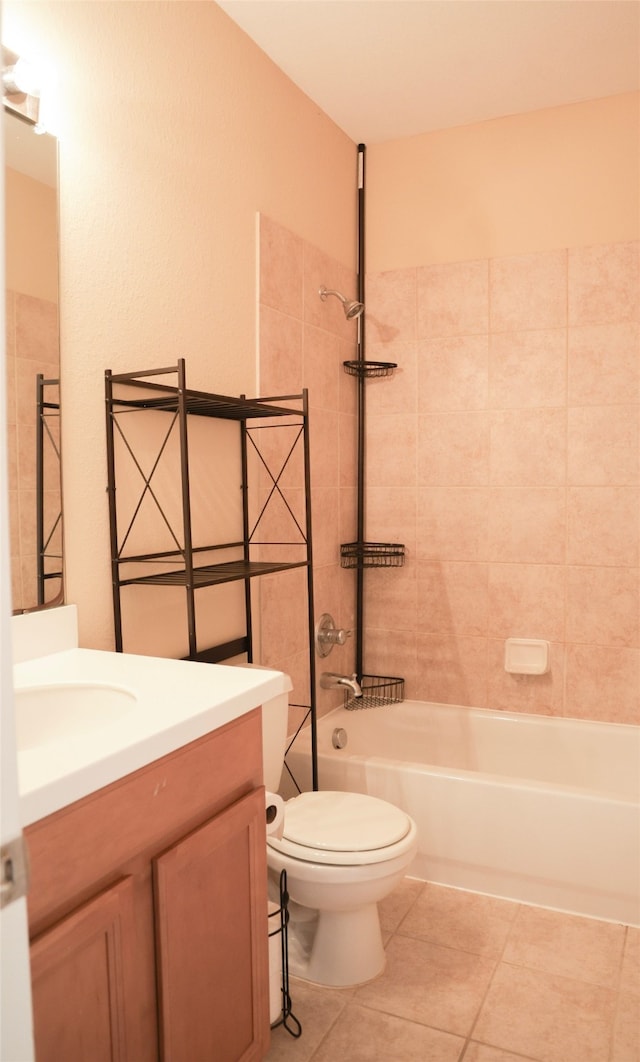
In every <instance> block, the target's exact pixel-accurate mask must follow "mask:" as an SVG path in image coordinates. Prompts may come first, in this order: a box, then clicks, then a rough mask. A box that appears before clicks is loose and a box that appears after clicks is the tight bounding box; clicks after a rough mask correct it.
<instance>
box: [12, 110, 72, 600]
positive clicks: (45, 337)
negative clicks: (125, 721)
mask: <svg viewBox="0 0 640 1062" xmlns="http://www.w3.org/2000/svg"><path fill="white" fill-rule="evenodd" d="M4 145H5V284H6V317H7V339H6V372H7V423H8V433H9V438H8V444H9V515H10V534H11V578H12V607H13V610H14V612H23V611H25V610H30V609H34V608H39V607H40V608H42V607H51V606H53V605H57V604H62V602H63V578H62V570H63V569H62V492H61V479H60V475H61V465H60V387H59V377H60V345H59V329H58V146H57V141H56V139H55V138H54V137H52V136H50V135H49V134H47V133H44V134H37V133H36V132H35V131H34V126H33V123H32V122H30V121H28V120H25V119H23V118H21V117H19V116H18V115H16V114H15V113H11V112H10V111H8V110H7V109H6V108H5V111H4ZM39 398H40V403H39ZM39 404H40V408H39Z"/></svg>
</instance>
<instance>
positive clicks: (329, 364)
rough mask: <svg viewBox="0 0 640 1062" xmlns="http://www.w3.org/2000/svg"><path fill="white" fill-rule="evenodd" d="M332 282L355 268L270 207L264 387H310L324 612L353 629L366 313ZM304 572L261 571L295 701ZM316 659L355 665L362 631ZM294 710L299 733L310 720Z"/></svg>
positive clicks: (266, 630)
mask: <svg viewBox="0 0 640 1062" xmlns="http://www.w3.org/2000/svg"><path fill="white" fill-rule="evenodd" d="M322 285H324V286H325V287H329V288H335V289H337V290H339V291H343V292H345V293H349V294H351V295H354V294H355V292H356V275H355V271H354V270H353V268H351V269H350V268H348V267H346V266H344V265H343V264H342V263H340V262H339V261H338V260H337V259H335V258H333V257H331V255H329V254H327V253H326V252H324V251H321V250H320V249H319V248H318V247H317V246H315V245H314V244H313V243H311V242H310V241H309V240H304V239H302V238H301V237H300V236H297V235H295V234H294V233H291V232H289V231H288V230H287V229H286V228H285V227H284V226H282V225H281V224H279V223H278V222H275V221H273V220H272V219H270V218H268V217H265V216H262V217H261V219H260V393H261V394H263V395H272V396H276V395H284V394H292V393H299V392H300V391H301V390H302V388H303V387H307V388H308V389H309V437H310V448H311V511H312V518H313V560H314V565H313V572H314V604H315V617H316V619H317V618H318V617H319V616H321V615H322V613H323V612H328V613H330V614H331V615H333V617H334V619H335V622H336V625H337V626H339V627H346V628H347V629H351V627H352V626H353V622H354V596H353V594H354V583H353V572H346V571H344V570H343V569H341V567H340V543H341V542H350V541H353V538H354V535H355V519H356V512H355V482H356V480H355V471H356V461H355V456H356V419H355V413H356V406H355V402H356V390H355V386H354V381H353V379H352V378H351V377H349V376H347V375H346V374H345V372H344V370H343V364H342V363H343V362H344V361H347V360H349V359H351V358H354V357H355V356H356V343H357V335H358V333H357V322H355V321H347V320H346V319H345V316H344V313H343V312H342V306H341V305H340V303H339V302H338V300H337V299H328V300H327V301H326V302H323V301H322V300H321V299H320V297H319V295H318V289H319V288H320V287H321V286H322ZM292 504H293V503H292ZM304 578H305V576H304V572H298V571H294V572H292V573H289V574H288V575H286V576H284V577H283V576H282V575H274V576H269V577H267V578H265V579H262V580H261V589H263V598H262V631H263V638H262V654H261V661H262V663H265V664H268V665H270V666H272V667H277V668H279V669H281V670H283V671H286V672H287V673H288V674H290V675H291V676H292V678H293V682H294V693H293V695H292V697H291V701H292V703H296V702H298V703H301V704H308V703H309V701H308V696H309V674H308V639H307V629H308V628H307V616H306V612H305V611H304V610H305V609H306V601H307V599H306V590H305V588H304ZM294 602H295V603H296V606H297V607H295V608H294V607H292V606H293V603H294ZM316 664H317V672H318V676H319V674H320V672H321V671H323V670H327V671H336V672H339V673H341V674H352V672H353V670H354V651H353V641H348V642H347V643H346V645H345V646H336V647H334V649H333V651H332V653H331V656H330V657H328V658H327V659H326V660H321V659H318V660H317V661H316ZM317 695H318V702H317V704H318V710H319V712H320V713H322V712H324V711H326V710H327V709H328V708H331V707H334V706H335V704H336V703H339V702H340V701H341V700H342V698H341V697H340V696H338V695H336V694H335V693H334V692H331V691H326V690H321V689H317ZM291 712H292V719H291V721H290V722H291V725H290V728H289V732H290V733H292V732H294V730H295V729H296V727H297V725H298V724H299V723H300V721H301V719H300V718H296V712H295V711H294V710H293V709H292V710H291Z"/></svg>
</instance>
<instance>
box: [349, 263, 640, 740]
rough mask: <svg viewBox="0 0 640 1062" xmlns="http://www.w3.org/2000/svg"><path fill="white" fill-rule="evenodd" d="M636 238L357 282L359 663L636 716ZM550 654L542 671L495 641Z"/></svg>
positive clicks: (531, 705) (446, 698)
mask: <svg viewBox="0 0 640 1062" xmlns="http://www.w3.org/2000/svg"><path fill="white" fill-rule="evenodd" d="M638 252H639V247H638V244H637V243H622V244H614V245H607V246H595V247H582V248H568V249H563V250H558V251H551V252H547V253H536V254H526V255H519V256H513V257H506V258H495V259H490V260H482V261H472V262H455V263H450V264H444V265H431V266H425V267H423V268H417V269H402V270H397V271H392V272H385V273H380V274H376V275H371V276H369V277H368V278H367V285H366V302H367V357H368V358H371V359H374V360H387V361H395V362H397V363H398V370H397V371H396V373H395V374H394V376H393V377H392V378H391V379H381V380H371V381H369V383H368V391H367V428H368V467H367V488H368V490H367V498H368V517H367V538H368V539H371V540H378V541H402V542H405V544H406V548H407V561H406V564H405V567H404V568H403V569H399V570H392V569H388V570H381V571H374V572H372V573H371V575H370V576H369V577H368V580H367V608H366V625H367V634H366V640H365V645H366V649H367V660H366V661H365V664H366V666H367V668H368V669H369V670H370V669H371V667H372V665H373V666H374V667H375V668H376V669H377V671H376V673H382V674H399V675H404V676H405V679H406V686H407V696H410V697H416V698H418V699H424V700H432V701H442V702H445V703H459V704H466V705H475V706H477V707H489V708H497V709H505V710H515V711H532V712H539V713H543V714H554V715H566V716H575V717H580V718H589V719H599V720H609V721H615V722H634V723H639V722H640V666H639V655H640V654H639V645H640V642H639V622H638V612H639V601H640V594H639V581H638V563H639V555H638V549H639V538H640V535H639V525H640V508H639V496H638V484H639V479H638V468H639V462H638V452H639V436H638V431H639V416H638V413H639V405H638V399H639V369H640V338H639V336H640V332H639V328H640V326H639V321H640V316H639V291H640V287H639V270H638ZM508 637H523V638H540V639H545V640H547V641H549V642H550V643H551V669H550V672H549V673H548V674H547V675H544V676H537V677H532V676H526V677H525V676H513V675H509V674H507V673H506V672H505V671H504V666H503V662H504V640H505V638H508Z"/></svg>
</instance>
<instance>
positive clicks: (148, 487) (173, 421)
mask: <svg viewBox="0 0 640 1062" xmlns="http://www.w3.org/2000/svg"><path fill="white" fill-rule="evenodd" d="M112 420H113V423H114V424H115V426H116V428H117V430H118V434H119V435H120V438H121V439H122V441H123V443H124V445H125V446H126V448H127V450H128V452H129V455H130V457H131V460H132V461H133V463H134V465H135V466H136V468H137V469H138V472H139V473H140V476H141V477H142V479H143V481H144V487H143V490H142V494H141V495H140V497H139V499H138V504H137V505H136V507H135V509H134V512H133V516H132V517H131V520H130V522H129V526H128V527H127V530H126V532H125V534H124V537H123V539H122V542H121V543H120V549H119V550H118V559H120V558H122V553H123V550H124V548H125V545H126V543H127V539H128V538H129V535H130V534H131V531H132V530H133V525H134V523H135V522H136V519H137V517H138V513H139V512H140V509H141V507H142V503H143V501H144V499H145V495H146V493H147V491H148V492H149V494H150V495H151V497H152V498H153V500H154V502H155V504H156V507H157V509H158V512H159V513H160V516H161V517H162V519H163V520H164V522H165V524H166V525H167V529H168V531H169V534H170V535H171V537H172V539H173V541H174V542H175V544H176V546H177V548H178V551H179V553H181V554H182V555H184V548H183V547H182V546H181V545H180V542H179V540H178V538H177V536H176V534H175V533H174V530H173V528H172V526H171V524H170V523H169V520H168V518H167V516H166V514H165V512H164V510H163V508H162V506H161V504H160V502H159V501H158V498H157V497H156V495H155V492H154V490H153V487H152V486H151V480H152V479H153V476H154V473H155V471H156V469H157V468H158V465H159V464H160V459H161V458H162V455H163V453H164V451H165V449H166V446H167V443H168V442H169V436H170V435H171V432H172V431H173V428H174V425H175V424H176V422H177V420H178V414H177V413H174V415H173V417H172V418H171V423H170V425H169V428H168V430H167V433H166V435H165V437H164V440H163V442H162V446H161V447H160V450H159V452H158V455H157V457H156V459H155V461H154V462H153V467H152V469H151V471H150V473H149V475H148V476H146V475H145V473H144V471H143V469H142V466H141V465H140V462H139V461H138V459H137V457H136V455H135V454H134V452H133V450H132V448H131V446H130V444H129V440H128V439H127V437H126V435H125V433H124V431H123V430H122V428H121V427H120V424H119V423H118V421H117V420H116V418H115V417H113V418H112Z"/></svg>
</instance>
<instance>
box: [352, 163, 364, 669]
mask: <svg viewBox="0 0 640 1062" xmlns="http://www.w3.org/2000/svg"><path fill="white" fill-rule="evenodd" d="M365 152H366V147H365V145H364V144H358V301H359V302H362V303H364V304H365V306H366V302H365V209H364V208H365V201H364V193H365V187H364V185H365ZM365 314H366V311H365V313H363V314H362V315H361V316H360V317H359V318H358V361H364V360H365ZM357 388H358V392H357V394H358V397H357V432H358V451H357V453H358V467H357V480H356V482H357V501H356V505H357V513H356V540H357V542H358V543H362V542H364V541H365V499H364V487H365V472H366V463H365V446H366V436H365V423H366V418H365V376H364V373H361V374H359V375H358V378H357ZM355 612H356V617H355V619H356V622H355V670H356V674H357V676H358V679H359V680H361V679H362V675H363V673H364V569H363V566H362V565H360V564H359V565H358V566H357V568H356V608H355Z"/></svg>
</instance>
